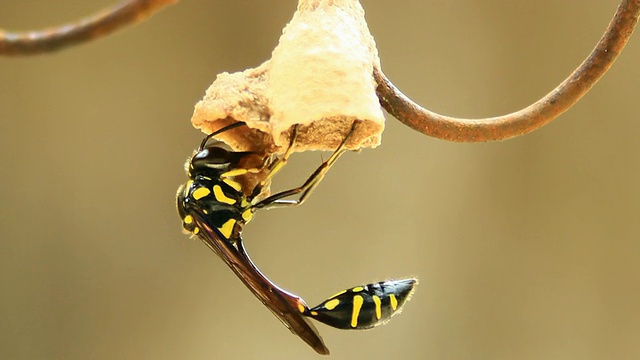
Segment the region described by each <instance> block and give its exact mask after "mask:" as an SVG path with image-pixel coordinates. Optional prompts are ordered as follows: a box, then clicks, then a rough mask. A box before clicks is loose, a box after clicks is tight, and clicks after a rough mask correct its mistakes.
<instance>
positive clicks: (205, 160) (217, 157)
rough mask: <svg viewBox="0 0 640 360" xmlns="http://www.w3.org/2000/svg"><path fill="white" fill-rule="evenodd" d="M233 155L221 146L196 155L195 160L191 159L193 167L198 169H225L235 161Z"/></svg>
mask: <svg viewBox="0 0 640 360" xmlns="http://www.w3.org/2000/svg"><path fill="white" fill-rule="evenodd" d="M232 154H233V153H232V152H230V151H227V150H225V149H223V148H221V147H219V146H211V147H208V148H205V149H204V150H201V151H199V152H198V153H197V154H195V156H194V157H193V159H191V165H192V166H193V167H194V168H196V169H197V168H203V167H204V168H214V169H223V168H225V167H227V166H229V165H230V164H231V162H232V161H233V156H232Z"/></svg>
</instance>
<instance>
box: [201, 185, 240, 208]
mask: <svg viewBox="0 0 640 360" xmlns="http://www.w3.org/2000/svg"><path fill="white" fill-rule="evenodd" d="M213 196H215V197H216V200H218V201H220V202H221V203H225V204H229V205H233V204H235V203H236V200H235V199H232V198H230V197H228V196H227V195H225V194H224V192H223V191H222V188H221V187H220V185H213ZM196 200H198V199H196Z"/></svg>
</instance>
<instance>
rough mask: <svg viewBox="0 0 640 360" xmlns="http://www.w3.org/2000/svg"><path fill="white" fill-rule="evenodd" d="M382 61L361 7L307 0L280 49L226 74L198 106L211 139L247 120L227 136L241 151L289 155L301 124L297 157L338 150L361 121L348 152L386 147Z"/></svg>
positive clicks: (343, 0) (339, 0) (198, 120)
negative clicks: (379, 86)
mask: <svg viewBox="0 0 640 360" xmlns="http://www.w3.org/2000/svg"><path fill="white" fill-rule="evenodd" d="M379 62H380V60H379V58H378V52H377V50H376V47H375V42H374V40H373V37H372V36H371V34H370V33H369V29H368V28H367V24H366V22H365V20H364V10H363V9H362V6H361V5H360V3H359V2H358V1H357V0H300V1H299V3H298V9H297V11H296V13H295V15H294V16H293V19H292V20H291V22H290V23H289V24H288V25H287V26H286V27H285V29H284V30H283V33H282V36H281V37H280V41H279V44H278V46H277V47H276V48H275V50H274V51H273V53H272V57H271V59H270V60H267V61H266V62H264V63H263V64H261V65H260V66H258V67H257V68H254V69H248V70H245V71H243V72H237V73H233V74H229V73H222V74H220V75H218V77H217V79H216V80H215V81H214V83H213V84H212V85H211V86H210V87H209V89H207V91H206V95H205V97H204V98H203V99H202V100H201V101H200V102H198V104H197V105H196V107H195V111H194V114H193V117H192V119H191V122H192V124H193V125H194V126H195V127H196V128H199V129H201V130H202V131H204V132H206V133H211V132H212V131H214V130H216V129H219V128H220V127H222V126H224V125H226V124H229V123H231V122H235V121H244V122H246V123H247V125H248V128H251V129H256V130H259V131H256V130H252V131H249V130H247V128H246V127H241V128H238V131H232V132H229V134H227V135H228V136H227V137H225V136H224V134H223V135H221V136H220V138H221V139H223V140H224V141H225V142H227V143H229V145H231V146H232V147H233V148H235V149H243V150H246V149H251V150H265V149H270V150H271V151H279V152H281V151H283V149H285V148H286V146H287V145H288V143H289V140H288V137H289V134H290V130H291V127H292V126H293V125H295V124H299V135H298V138H297V139H296V147H295V148H296V151H306V150H333V149H335V148H336V147H337V146H338V144H339V143H340V141H341V140H342V138H343V136H344V134H346V132H347V131H348V130H349V128H350V127H351V124H352V122H353V121H354V120H355V119H360V120H362V121H363V122H362V123H361V124H360V125H359V126H358V128H357V131H356V132H355V133H354V134H353V135H352V137H351V138H350V140H349V142H348V144H347V147H348V148H349V149H360V148H363V147H376V146H378V145H379V144H380V138H381V134H382V131H383V130H384V116H383V114H382V110H381V108H380V104H379V102H378V98H377V96H376V93H375V85H376V84H375V82H374V79H373V75H372V74H373V68H374V66H376V67H379V66H380V64H379Z"/></svg>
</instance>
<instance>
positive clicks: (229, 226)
mask: <svg viewBox="0 0 640 360" xmlns="http://www.w3.org/2000/svg"><path fill="white" fill-rule="evenodd" d="M235 225H236V220H235V219H229V220H227V222H226V223H224V224H222V226H220V227H219V228H218V230H220V232H221V233H222V235H224V237H226V238H227V239H228V238H230V237H231V233H232V232H233V227H234V226H235Z"/></svg>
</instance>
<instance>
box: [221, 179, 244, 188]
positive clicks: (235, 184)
mask: <svg viewBox="0 0 640 360" xmlns="http://www.w3.org/2000/svg"><path fill="white" fill-rule="evenodd" d="M222 181H224V183H225V184H227V185H229V186H231V187H232V188H233V189H234V190H235V191H240V190H242V185H240V183H239V182H237V181H235V180H232V179H224V180H222Z"/></svg>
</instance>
